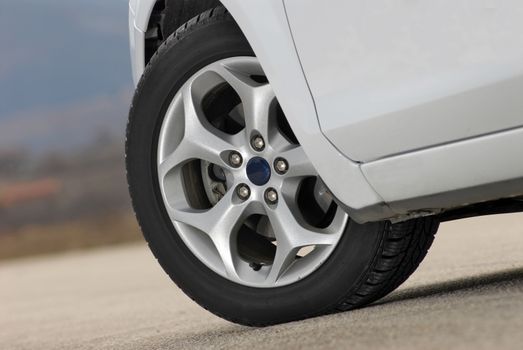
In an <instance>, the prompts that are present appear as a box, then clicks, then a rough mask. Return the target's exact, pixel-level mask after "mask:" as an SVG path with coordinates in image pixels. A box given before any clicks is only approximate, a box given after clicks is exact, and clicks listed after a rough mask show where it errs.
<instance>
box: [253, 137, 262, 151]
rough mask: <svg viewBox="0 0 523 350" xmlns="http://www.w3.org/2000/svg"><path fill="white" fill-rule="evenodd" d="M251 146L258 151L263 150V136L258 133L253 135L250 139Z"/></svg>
mask: <svg viewBox="0 0 523 350" xmlns="http://www.w3.org/2000/svg"><path fill="white" fill-rule="evenodd" d="M251 146H252V148H254V149H255V150H256V151H258V152H260V151H263V149H264V148H265V141H263V137H261V136H260V135H256V136H254V137H253V138H252V140H251Z"/></svg>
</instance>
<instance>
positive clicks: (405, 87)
mask: <svg viewBox="0 0 523 350" xmlns="http://www.w3.org/2000/svg"><path fill="white" fill-rule="evenodd" d="M458 2H459V4H460V5H461V6H464V5H465V4H467V5H469V6H472V7H474V6H475V5H473V4H472V2H467V1H464V0H459V1H458ZM154 3H155V0H132V2H131V11H130V14H131V16H132V17H133V18H131V20H130V22H131V27H130V28H131V31H132V32H134V34H132V37H133V38H134V50H133V51H132V56H133V57H134V58H133V72H134V73H133V75H134V77H135V82H136V83H137V82H138V79H139V77H140V76H141V74H142V72H143V69H144V67H143V65H144V63H145V62H144V58H143V57H144V52H143V47H144V44H143V41H144V32H145V31H146V29H147V25H148V17H149V16H150V13H151V11H152V7H153V6H154ZM222 3H223V5H224V6H225V7H226V8H227V9H228V10H229V12H230V13H231V15H232V16H233V17H234V19H235V20H236V22H237V23H238V25H239V27H240V28H241V30H242V31H243V33H244V34H245V36H246V38H247V39H248V41H249V43H250V44H251V46H252V48H253V50H254V52H255V54H256V56H257V57H258V59H259V61H260V63H261V65H262V67H263V68H264V70H265V73H266V75H267V77H268V79H269V81H270V83H271V85H272V86H273V89H274V91H275V93H276V95H277V96H278V100H279V102H280V104H281V106H282V108H283V110H284V112H285V114H286V116H287V118H288V120H289V123H290V124H291V126H292V128H293V130H294V132H295V134H296V136H297V137H298V139H299V141H300V143H301V144H302V146H303V148H304V150H305V151H306V153H307V155H308V156H309V158H310V160H311V162H312V163H313V164H314V166H315V167H316V169H317V170H318V173H319V175H320V177H321V178H322V180H323V181H324V182H325V184H326V185H327V187H328V188H329V189H330V191H331V192H332V193H333V194H334V195H335V197H336V198H337V199H338V200H339V202H340V203H341V204H343V205H344V206H345V207H346V208H347V209H348V211H349V214H350V215H351V217H352V218H353V219H355V220H356V221H359V222H366V221H375V220H381V219H387V218H395V219H398V218H399V219H400V220H401V219H404V218H408V217H413V216H417V215H426V214H432V213H436V212H439V211H440V210H441V209H446V208H451V207H454V206H459V205H463V204H467V203H473V202H480V201H486V200H491V199H494V198H498V197H500V196H501V197H504V196H514V195H520V194H523V186H519V179H520V178H521V177H522V175H523V169H521V167H520V166H515V165H514V166H513V165H511V164H510V162H509V161H508V160H509V159H521V156H523V147H522V146H523V145H520V143H519V142H518V141H517V135H519V134H518V133H519V132H520V129H519V128H518V127H519V126H520V125H521V124H523V118H521V117H520V112H522V111H523V105H522V102H521V101H520V99H518V98H516V97H517V94H518V92H519V91H521V90H520V86H521V84H522V83H523V80H522V79H521V77H522V76H523V75H522V72H523V70H521V71H520V67H521V66H522V65H521V64H520V63H519V62H513V61H514V60H515V59H514V60H513V59H512V58H506V57H505V56H503V57H502V55H499V59H500V61H499V62H498V63H499V64H497V65H486V64H484V62H482V63H477V62H476V63H477V65H475V64H476V63H474V62H472V63H474V64H472V66H471V67H473V68H474V69H469V70H466V69H465V70H460V69H458V68H460V67H461V66H459V65H454V66H453V67H452V69H449V70H448V71H447V74H446V75H445V74H442V73H441V70H440V71H439V73H441V76H438V77H435V78H434V79H432V78H431V77H430V76H429V75H427V74H425V73H426V71H425V70H424V69H425V68H426V67H421V66H417V65H414V66H413V67H411V68H408V63H409V62H408V61H405V62H404V64H405V67H406V68H405V69H404V70H403V71H401V70H399V71H390V72H389V70H393V69H396V70H397V68H396V66H395V65H391V64H388V63H387V62H388V60H387V59H386V57H384V58H381V61H379V59H378V58H376V57H374V59H375V60H378V61H377V63H379V62H382V63H383V65H382V66H379V67H378V66H376V64H374V65H373V66H374V67H376V68H379V70H378V71H376V72H373V71H372V69H371V68H372V67H370V65H369V66H365V52H366V51H365V50H364V48H365V47H363V49H362V48H359V49H360V50H361V52H359V55H360V57H358V62H359V63H361V64H362V66H361V67H362V70H361V71H360V72H355V71H354V70H351V69H355V68H351V69H349V70H348V71H346V72H344V71H340V72H339V75H340V76H339V77H336V76H335V75H334V76H333V74H334V72H332V71H330V72H328V73H325V74H326V75H325V76H324V77H323V76H322V73H321V71H322V70H323V71H324V72H325V69H327V70H328V69H329V67H327V68H326V67H323V66H321V64H320V62H319V61H310V62H309V61H308V59H307V57H306V56H307V54H306V53H305V54H303V50H304V49H303V40H304V39H303V33H307V31H314V30H316V29H318V28H317V27H318V26H314V25H309V28H302V26H304V25H305V24H304V23H301V24H298V25H296V23H297V22H296V20H295V17H292V16H293V15H296V13H297V12H296V11H298V10H300V9H301V10H302V11H304V12H303V13H302V14H300V15H299V16H312V15H313V11H320V13H321V11H329V13H334V12H340V14H336V16H338V17H342V12H341V11H332V6H333V5H336V6H340V7H343V6H361V7H362V8H366V11H367V12H368V15H369V16H372V15H373V13H374V12H383V11H385V10H386V9H389V10H390V11H393V12H394V11H396V12H397V11H401V10H402V9H403V10H404V11H407V10H408V7H409V6H415V4H418V3H417V2H416V3H412V2H401V3H399V4H396V3H394V4H392V3H391V4H390V6H388V7H386V9H383V8H382V7H380V6H379V5H371V4H370V3H369V4H362V3H359V2H354V1H348V2H344V1H341V0H339V1H338V0H332V1H330V2H329V6H330V7H331V8H329V6H325V4H324V3H322V4H320V3H318V2H314V3H313V2H312V1H311V0H286V2H285V3H284V1H283V0H264V1H259V0H222ZM346 3H347V4H349V5H346ZM484 3H486V2H482V4H484ZM344 4H345V5H344ZM358 4H359V5H358ZM492 4H494V7H495V8H497V5H496V4H497V2H492ZM447 5H448V3H447ZM285 6H287V12H286V8H285ZM302 6H303V8H302ZM383 6H385V3H384V5H383ZM394 6H398V9H397V10H394V9H391V7H394ZM416 6H418V11H421V10H420V9H419V7H422V5H421V4H418V5H416ZM423 6H425V5H423ZM426 6H428V8H431V7H433V6H436V5H430V4H428V3H427V4H426ZM449 6H450V5H449ZM485 6H487V5H485ZM487 7H488V6H487ZM520 7H521V6H517V8H520ZM322 8H323V9H322ZM367 12H363V13H359V15H360V16H363V15H364V14H366V13H367ZM407 12H408V11H407ZM411 12H412V11H411ZM472 12H473V11H472ZM472 12H471V13H472ZM288 13H290V16H291V17H292V18H291V20H290V22H289V21H288V18H287V15H288ZM414 13H415V11H414ZM451 13H454V12H451ZM455 13H459V12H455ZM407 14H408V13H407ZM299 16H298V17H299ZM340 21H341V18H340ZM289 23H290V25H291V26H292V28H293V30H294V31H293V32H291V29H290V28H291V27H290V26H289ZM341 23H342V24H343V23H345V24H347V21H345V22H341ZM507 26H509V27H510V26H513V24H507ZM296 28H298V30H296ZM302 30H303V31H304V32H302ZM403 30H404V33H403V34H402V35H405V36H409V35H411V36H417V35H419V34H418V33H411V31H412V30H413V28H411V27H409V26H404V27H403ZM482 30H483V31H484V29H482ZM400 34H401V32H400ZM436 34H437V33H435V34H434V35H436ZM319 39H321V38H318V40H319ZM370 39H375V40H377V39H376V38H374V37H372V36H370ZM322 40H323V41H322V42H318V41H317V40H310V39H309V43H307V45H308V46H310V47H307V48H306V49H305V52H309V51H310V50H313V49H314V46H315V45H316V51H317V52H318V53H316V56H318V57H320V58H321V56H324V57H325V62H324V64H325V65H330V64H333V65H334V67H338V68H340V65H342V64H344V65H345V66H346V67H352V66H351V65H352V64H353V63H352V62H351V60H349V56H347V55H346V53H345V50H347V48H346V47H343V45H342V47H340V46H339V45H341V44H340V43H339V42H337V41H336V40H342V41H341V43H343V38H341V39H340V38H339V37H337V36H335V35H331V37H328V36H326V37H323V38H322ZM427 40H428V39H427ZM507 40H508V39H507ZM517 40H519V38H518V39H517ZM517 40H516V41H517ZM328 43H330V45H334V46H333V47H332V48H331V49H330V51H329V50H326V51H325V50H323V48H324V46H325V45H326V44H328ZM295 44H296V45H297V47H298V49H297V48H296V47H295ZM433 44H434V45H436V46H438V45H443V46H442V48H445V43H441V42H439V41H435V42H434V43H433ZM501 44H503V43H501ZM501 44H500V45H501ZM405 45H406V44H405ZM470 45H471V47H472V48H473V47H474V43H471V44H470ZM349 46H350V45H349ZM427 46H429V45H427ZM501 46H503V45H501ZM349 48H350V47H349ZM481 48H482V46H481V45H480V46H479V47H478V48H477V49H478V50H480V49H481ZM399 49H401V50H404V51H405V52H409V48H402V47H400V48H399ZM410 49H411V50H414V49H415V48H410ZM436 49H437V47H436ZM512 49H513V50H514V52H516V51H517V52H519V51H522V52H523V46H522V47H520V48H516V47H513V48H512ZM401 50H400V51H401ZM471 50H472V49H471ZM436 51H437V50H436ZM336 52H339V53H340V54H341V57H340V59H341V58H343V62H344V63H343V62H342V61H340V62H336V61H332V60H333V59H334V58H333V57H331V56H332V55H334V54H335V53H336ZM347 52H349V51H347ZM298 53H300V56H298ZM371 53H372V51H371ZM384 53H386V51H384ZM488 53H489V54H490V55H494V56H496V57H498V55H497V54H496V53H495V52H491V51H489V52H488ZM499 53H501V51H500V52H499ZM418 54H419V57H418V58H419V60H421V61H420V62H422V58H423V57H424V56H423V53H422V52H420V53H418ZM470 54H471V55H472V54H473V51H471V52H470ZM344 55H345V56H344ZM414 56H415V55H414ZM518 57H519V56H516V58H518ZM315 59H318V58H317V57H316V58H315ZM473 59H474V56H473V55H472V57H469V60H473ZM501 59H505V60H506V61H501ZM400 61H401V60H400ZM311 62H316V63H317V64H318V66H317V67H313V66H311ZM521 62H523V60H522V61H521ZM302 64H303V68H302ZM396 64H399V63H398V62H396ZM420 64H421V63H420ZM311 67H312V68H311ZM341 67H342V66H341ZM440 68H441V67H440ZM443 68H444V67H443ZM480 68H481V69H480ZM304 71H305V73H304ZM351 72H352V74H356V75H357V74H361V75H362V76H360V77H359V78H358V79H359V80H357V81H355V82H352V83H351V84H350V85H349V86H350V89H344V88H343V86H341V85H342V84H341V83H339V82H336V81H335V80H336V79H341V78H343V77H344V76H345V75H347V74H350V73H351ZM380 72H382V73H383V74H385V75H387V74H389V75H388V76H389V78H390V86H389V85H387V84H388V83H387V81H385V82H384V81H382V80H380V79H381V78H380V74H379V73H380ZM478 72H479V73H478ZM365 73H368V74H370V77H373V78H374V79H375V81H372V80H370V81H368V82H365V79H364V78H365V76H364V75H365ZM399 73H401V74H399ZM421 73H424V74H425V75H424V74H421ZM402 77H404V78H405V79H403V78H402ZM427 77H428V78H427ZM329 79H330V81H331V82H332V84H333V85H332V87H329V86H328V84H329V81H328V80H329ZM424 79H425V80H424ZM318 81H319V82H320V83H321V84H323V85H321V84H320V85H317V84H318ZM311 82H312V84H311ZM315 82H316V83H315ZM357 82H359V83H361V85H358V84H357ZM380 82H381V83H383V84H384V85H383V86H381V85H380V84H379V83H380ZM385 83H387V84H385ZM318 86H319V87H321V88H323V89H327V90H328V89H329V88H336V89H337V90H339V91H336V93H333V92H332V91H331V92H330V93H325V91H327V90H321V89H320V88H318ZM376 86H377V87H381V88H383V87H385V89H374V87H376ZM358 87H361V90H358ZM322 91H323V92H322ZM351 91H352V92H354V91H355V92H357V93H358V94H357V96H356V97H359V98H356V97H354V96H352V95H351V93H350V92H351ZM365 93H369V95H367V96H363V94H365ZM387 93H390V95H389V94H387ZM376 96H378V97H380V98H381V100H379V99H378V101H380V103H376V102H375V101H376V100H375V98H376ZM326 101H331V102H332V105H329V104H327V102H326ZM502 105H503V106H502ZM349 106H350V107H349ZM357 111H359V112H362V113H359V114H358V115H357V116H356V114H354V113H355V112H357ZM496 111H505V112H507V111H508V112H510V113H508V112H507V113H505V114H503V115H500V114H499V113H497V114H495V115H493V114H494V113H495V112H496ZM317 112H318V113H319V116H320V120H321V123H320V120H319V119H318V113H317ZM345 112H348V113H352V114H346V113H345ZM363 112H365V113H363ZM458 112H463V113H458ZM376 116H377V117H376ZM353 117H354V118H355V119H351V118H353ZM380 118H381V119H380ZM437 118H441V119H437ZM475 118H476V119H475ZM378 121H379V123H377V122H378ZM320 124H321V126H323V130H322V129H321V128H320ZM514 142H516V143H514ZM511 144H513V145H514V147H510V145H511ZM478 150H479V151H478ZM477 152H480V153H479V154H478V153H477ZM490 157H496V158H503V157H505V160H503V159H497V160H496V161H494V162H491V161H490V160H489V158H490ZM510 157H512V158H510ZM354 159H356V160H357V161H355V160H354ZM458 165H460V166H461V167H458ZM498 167H505V168H506V169H504V170H503V171H499V168H498ZM478 174H482V175H481V177H479V176H478ZM512 180H513V181H512ZM514 181H515V183H517V185H514ZM500 183H503V184H506V183H510V184H511V185H510V186H503V187H502V186H501V185H498V184H500ZM497 186H498V187H497ZM470 188H476V189H477V190H476V191H466V190H465V191H464V189H470ZM496 188H499V191H496ZM436 197H437V198H438V200H437V201H430V200H429V199H430V198H436ZM432 204H434V205H432Z"/></svg>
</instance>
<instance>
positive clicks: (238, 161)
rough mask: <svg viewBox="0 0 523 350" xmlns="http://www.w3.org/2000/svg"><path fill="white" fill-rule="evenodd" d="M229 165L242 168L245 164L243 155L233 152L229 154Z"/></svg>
mask: <svg viewBox="0 0 523 350" xmlns="http://www.w3.org/2000/svg"><path fill="white" fill-rule="evenodd" d="M229 163H230V164H231V166H232V167H234V168H238V167H240V166H241V165H242V163H243V158H242V155H241V154H239V153H238V152H231V154H229Z"/></svg>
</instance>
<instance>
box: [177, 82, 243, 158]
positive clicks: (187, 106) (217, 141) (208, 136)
mask: <svg viewBox="0 0 523 350" xmlns="http://www.w3.org/2000/svg"><path fill="white" fill-rule="evenodd" d="M183 106H184V114H185V135H184V139H183V141H182V142H186V143H188V144H190V146H189V148H190V149H191V152H192V153H193V156H192V157H193V158H199V159H203V160H207V161H209V162H211V163H216V164H219V165H223V164H225V165H228V164H227V163H226V162H224V161H223V159H222V158H221V154H222V153H223V152H225V151H229V150H232V149H235V145H233V142H232V141H233V138H232V137H231V135H227V134H226V133H224V132H222V131H220V130H218V129H216V128H214V127H213V126H212V125H211V124H210V123H209V122H208V121H207V119H205V118H203V117H202V114H203V112H201V111H200V108H199V107H197V106H196V104H195V102H194V99H193V97H192V95H191V90H190V86H189V87H187V88H185V90H184V91H183Z"/></svg>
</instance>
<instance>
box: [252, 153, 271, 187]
mask: <svg viewBox="0 0 523 350" xmlns="http://www.w3.org/2000/svg"><path fill="white" fill-rule="evenodd" d="M247 177H248V178H249V180H251V182H252V183H253V184H255V185H257V186H263V185H265V184H266V183H267V182H268V181H269V179H270V178H271V167H270V165H269V163H267V161H266V160H265V159H263V158H261V157H254V158H252V159H251V160H249V163H247Z"/></svg>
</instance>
